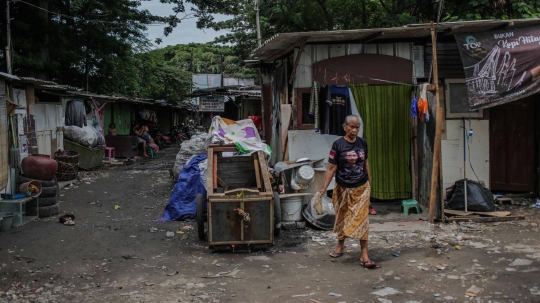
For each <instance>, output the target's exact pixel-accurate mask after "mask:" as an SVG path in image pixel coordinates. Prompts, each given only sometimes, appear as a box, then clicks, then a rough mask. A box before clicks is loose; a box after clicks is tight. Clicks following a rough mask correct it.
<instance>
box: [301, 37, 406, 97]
mask: <svg viewBox="0 0 540 303" xmlns="http://www.w3.org/2000/svg"><path fill="white" fill-rule="evenodd" d="M354 54H379V55H388V56H394V57H400V58H404V59H408V60H411V61H413V60H414V52H413V43H388V44H321V45H306V46H305V47H304V52H303V53H302V56H301V57H300V62H299V64H298V67H297V69H296V80H295V83H294V87H295V88H306V87H311V85H312V82H313V72H312V70H311V66H312V64H313V63H315V62H319V61H321V60H325V59H330V58H335V57H341V56H347V55H354ZM297 55H298V49H295V57H296V56H297Z"/></svg>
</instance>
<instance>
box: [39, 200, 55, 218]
mask: <svg viewBox="0 0 540 303" xmlns="http://www.w3.org/2000/svg"><path fill="white" fill-rule="evenodd" d="M59 213H60V211H59V208H58V203H57V204H55V205H51V206H44V207H39V217H40V218H46V217H51V216H56V215H58V214H59Z"/></svg>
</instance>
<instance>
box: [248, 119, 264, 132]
mask: <svg viewBox="0 0 540 303" xmlns="http://www.w3.org/2000/svg"><path fill="white" fill-rule="evenodd" d="M248 118H250V119H251V120H252V121H253V124H255V127H257V130H261V129H262V116H249V117H248Z"/></svg>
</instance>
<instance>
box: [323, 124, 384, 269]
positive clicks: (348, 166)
mask: <svg viewBox="0 0 540 303" xmlns="http://www.w3.org/2000/svg"><path fill="white" fill-rule="evenodd" d="M343 128H344V129H345V136H343V137H341V138H339V139H337V140H336V141H335V142H334V144H332V149H331V150H330V156H329V159H328V168H327V170H326V176H325V180H324V187H323V188H322V189H321V190H319V191H318V192H319V194H320V195H321V196H323V195H325V194H326V189H327V188H328V185H329V184H330V182H331V181H332V178H333V177H334V175H335V177H336V186H335V187H334V193H333V195H332V202H333V204H334V209H335V211H336V223H335V225H334V232H335V233H337V235H338V247H337V248H336V250H334V251H333V252H331V253H330V256H331V257H332V258H339V257H341V256H342V255H343V252H344V249H345V247H344V244H345V238H353V239H359V240H360V247H361V251H362V252H361V256H360V265H362V266H363V267H365V268H370V269H374V268H380V266H378V265H377V264H375V262H373V261H371V260H370V259H369V255H368V235H369V220H368V215H369V197H370V193H371V186H370V183H369V166H368V147H367V142H366V140H365V139H363V138H360V137H358V131H359V129H360V118H358V117H357V116H354V115H350V116H347V117H346V118H345V122H344V123H343Z"/></svg>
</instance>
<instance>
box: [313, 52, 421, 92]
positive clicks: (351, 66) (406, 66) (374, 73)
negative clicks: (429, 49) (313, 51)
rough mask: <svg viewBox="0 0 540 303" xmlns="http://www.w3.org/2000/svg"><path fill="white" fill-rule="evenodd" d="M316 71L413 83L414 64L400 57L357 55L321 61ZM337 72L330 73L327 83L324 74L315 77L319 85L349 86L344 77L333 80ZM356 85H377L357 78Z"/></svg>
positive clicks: (372, 81) (365, 79) (315, 67)
mask: <svg viewBox="0 0 540 303" xmlns="http://www.w3.org/2000/svg"><path fill="white" fill-rule="evenodd" d="M313 67H314V69H316V70H319V67H320V68H321V69H322V70H324V69H328V70H332V71H339V73H340V74H342V75H343V74H349V75H354V74H357V73H358V71H362V72H361V74H362V75H363V76H365V77H370V78H375V79H386V80H389V81H396V82H407V83H411V82H412V76H413V72H412V68H413V62H412V61H411V60H406V59H403V58H398V57H391V56H380V55H372V54H356V55H349V56H343V57H338V58H332V59H327V60H324V61H319V62H317V63H315V64H314V65H313ZM389 71H392V72H389ZM335 73H336V72H330V73H329V74H328V75H327V77H326V81H324V72H323V73H317V74H316V75H315V76H314V77H315V80H316V81H317V82H319V83H325V82H326V83H332V84H337V85H347V84H349V82H348V81H347V80H346V79H345V78H344V77H337V78H338V79H336V80H331V79H334V78H335V77H336V74H335ZM354 81H355V82H356V83H377V82H376V81H375V80H371V79H368V78H356V79H354Z"/></svg>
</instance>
